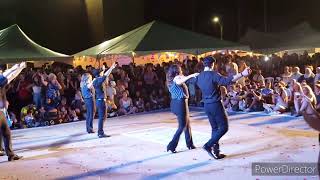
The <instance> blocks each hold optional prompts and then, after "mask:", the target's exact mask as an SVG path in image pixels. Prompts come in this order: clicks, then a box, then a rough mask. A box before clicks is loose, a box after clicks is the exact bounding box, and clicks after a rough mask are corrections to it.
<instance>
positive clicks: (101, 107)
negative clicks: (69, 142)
mask: <svg viewBox="0 0 320 180" xmlns="http://www.w3.org/2000/svg"><path fill="white" fill-rule="evenodd" d="M115 67H116V63H113V64H112V66H111V67H110V68H109V69H108V71H107V72H104V71H105V66H103V68H102V70H99V69H94V70H93V71H92V74H93V75H94V76H95V79H94V80H93V87H94V89H95V94H96V106H97V110H98V116H99V121H98V136H99V138H105V137H110V136H109V135H106V134H105V133H104V131H103V122H104V120H105V118H106V103H105V98H104V97H105V93H104V88H103V85H104V81H105V80H106V79H107V77H108V76H109V75H110V74H111V72H112V70H113V69H114V68H115Z"/></svg>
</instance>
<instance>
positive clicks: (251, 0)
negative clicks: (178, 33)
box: [0, 0, 320, 54]
mask: <svg viewBox="0 0 320 180" xmlns="http://www.w3.org/2000/svg"><path fill="white" fill-rule="evenodd" d="M84 1H85V0H0V28H1V29H3V28H5V27H7V26H9V25H11V24H15V23H17V24H18V25H19V26H20V27H21V28H22V29H23V31H25V33H26V34H27V35H29V37H30V38H31V39H33V40H34V41H36V42H37V43H39V44H41V45H43V46H45V47H48V48H50V49H52V50H55V51H58V52H62V53H66V54H74V53H77V52H79V51H81V50H84V49H86V48H89V47H91V46H93V45H96V44H97V43H99V42H102V41H104V40H107V39H110V38H113V37H115V36H117V35H120V34H122V33H124V32H127V31H130V30H132V29H133V28H135V27H138V26H140V25H143V24H145V23H148V22H150V21H152V20H160V21H163V22H166V23H169V24H172V25H176V26H179V27H183V28H186V29H189V30H194V31H196V32H199V33H203V34H207V35H210V36H215V37H218V38H219V36H220V29H219V28H218V26H216V25H213V24H212V22H211V18H212V17H213V16H214V15H218V16H220V17H221V18H222V21H223V26H224V39H226V40H231V41H237V40H238V39H239V36H242V35H244V33H245V32H246V30H247V29H248V28H254V29H257V30H260V31H263V30H264V23H263V19H264V17H263V14H264V1H263V0H224V1H222V0H220V1H218V0H139V2H140V3H137V4H136V5H135V6H134V7H132V1H134V0H103V4H104V10H105V11H106V10H108V12H105V13H104V16H108V18H106V17H105V21H107V22H104V34H105V35H104V39H101V40H98V41H94V40H93V39H92V34H90V33H91V32H90V27H89V25H88V20H87V16H88V14H87V13H86V8H85V5H84ZM135 1H136V2H138V0H135ZM129 2H130V3H131V4H129ZM115 3H116V4H117V5H116V7H113V6H114V4H115ZM128 4H129V5H128ZM129 6H130V7H129ZM319 8H320V1H319V0H306V1H302V0H267V22H268V31H269V32H276V31H285V30H287V29H288V28H290V27H292V26H295V25H297V24H299V23H301V22H303V21H307V22H309V23H310V24H311V25H312V26H313V27H314V28H316V29H318V30H320V18H319V17H320V16H319ZM110 11H111V12H110ZM130 14H131V15H132V14H137V15H136V16H134V19H133V18H132V17H133V16H130ZM110 16H111V17H110ZM110 19H112V21H110ZM111 26H112V27H113V28H108V27H111Z"/></svg>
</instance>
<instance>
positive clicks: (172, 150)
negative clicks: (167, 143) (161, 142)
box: [167, 148, 177, 153]
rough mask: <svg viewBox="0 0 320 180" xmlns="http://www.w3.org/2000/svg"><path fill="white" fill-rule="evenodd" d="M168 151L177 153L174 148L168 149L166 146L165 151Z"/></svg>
mask: <svg viewBox="0 0 320 180" xmlns="http://www.w3.org/2000/svg"><path fill="white" fill-rule="evenodd" d="M168 151H171V152H172V153H177V151H176V150H175V149H169V148H167V152H168Z"/></svg>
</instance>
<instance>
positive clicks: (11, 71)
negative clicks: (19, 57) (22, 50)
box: [2, 62, 27, 84]
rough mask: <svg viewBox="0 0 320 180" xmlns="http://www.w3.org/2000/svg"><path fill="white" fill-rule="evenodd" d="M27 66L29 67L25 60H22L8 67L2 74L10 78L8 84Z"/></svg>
mask: <svg viewBox="0 0 320 180" xmlns="http://www.w3.org/2000/svg"><path fill="white" fill-rule="evenodd" d="M26 67H27V64H26V63H25V62H22V63H20V64H15V65H14V66H12V67H11V68H10V69H7V70H6V71H4V72H3V73H2V75H3V76H4V77H6V78H7V79H8V84H9V83H10V82H11V81H12V80H13V79H14V78H16V77H17V76H18V75H19V74H20V73H21V71H22V70H23V69H24V68H26Z"/></svg>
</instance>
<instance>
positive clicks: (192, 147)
mask: <svg viewBox="0 0 320 180" xmlns="http://www.w3.org/2000/svg"><path fill="white" fill-rule="evenodd" d="M195 148H196V147H195V146H194V145H193V144H192V145H191V146H188V149H189V150H192V149H195Z"/></svg>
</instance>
